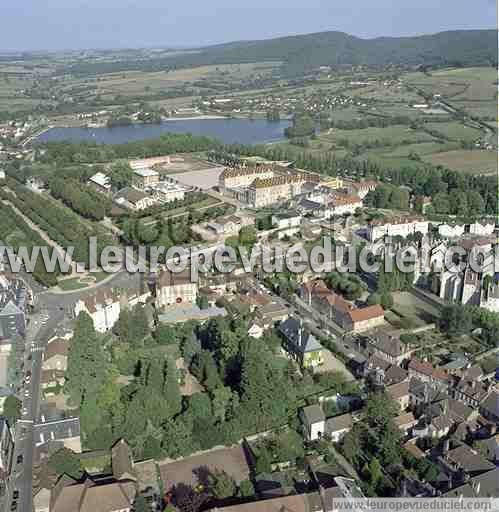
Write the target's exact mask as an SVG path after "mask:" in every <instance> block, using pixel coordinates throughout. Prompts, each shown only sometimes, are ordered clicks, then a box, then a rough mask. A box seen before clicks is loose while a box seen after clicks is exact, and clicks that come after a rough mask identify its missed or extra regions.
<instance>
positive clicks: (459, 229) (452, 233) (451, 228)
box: [438, 224, 465, 238]
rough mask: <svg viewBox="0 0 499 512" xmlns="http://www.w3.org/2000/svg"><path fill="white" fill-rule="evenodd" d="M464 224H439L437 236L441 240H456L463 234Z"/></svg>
mask: <svg viewBox="0 0 499 512" xmlns="http://www.w3.org/2000/svg"><path fill="white" fill-rule="evenodd" d="M464 230H465V226H464V224H440V225H439V226H438V234H439V235H440V236H441V237H443V238H458V237H460V236H462V235H463V234H464Z"/></svg>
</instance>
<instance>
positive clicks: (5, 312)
mask: <svg viewBox="0 0 499 512" xmlns="http://www.w3.org/2000/svg"><path fill="white" fill-rule="evenodd" d="M25 330H26V317H25V315H24V311H23V310H22V309H21V308H20V307H19V306H18V305H16V304H15V303H14V301H13V300H9V302H7V304H5V305H4V306H3V307H2V309H1V310H0V338H5V339H7V340H10V339H12V338H14V337H16V336H24V332H25Z"/></svg>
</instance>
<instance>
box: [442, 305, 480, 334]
mask: <svg viewBox="0 0 499 512" xmlns="http://www.w3.org/2000/svg"><path fill="white" fill-rule="evenodd" d="M440 327H441V329H442V330H443V331H445V332H447V333H448V334H450V335H452V336H461V335H463V334H467V333H469V332H470V331H471V330H472V328H473V312H472V310H471V309H470V308H468V307H466V306H463V305H461V304H448V305H446V306H445V307H444V309H443V310H442V315H441V317H440Z"/></svg>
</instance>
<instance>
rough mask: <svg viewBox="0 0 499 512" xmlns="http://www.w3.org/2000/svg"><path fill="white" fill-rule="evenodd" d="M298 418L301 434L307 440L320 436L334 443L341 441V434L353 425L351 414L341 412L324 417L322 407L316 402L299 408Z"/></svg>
mask: <svg viewBox="0 0 499 512" xmlns="http://www.w3.org/2000/svg"><path fill="white" fill-rule="evenodd" d="M299 418H300V421H301V424H302V429H303V434H304V436H305V439H306V440H307V441H317V440H318V439H321V438H322V437H325V438H327V439H328V440H331V441H332V442H334V443H337V442H339V441H341V439H342V438H343V436H344V435H345V434H346V433H347V432H349V431H350V430H351V428H352V426H353V417H352V415H351V414H349V413H347V414H341V415H339V416H333V417H331V418H327V419H326V415H325V414H324V411H323V410H322V407H321V406H320V405H318V404H313V405H309V406H307V407H303V408H302V409H300V412H299Z"/></svg>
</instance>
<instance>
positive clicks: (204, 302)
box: [197, 295, 210, 309]
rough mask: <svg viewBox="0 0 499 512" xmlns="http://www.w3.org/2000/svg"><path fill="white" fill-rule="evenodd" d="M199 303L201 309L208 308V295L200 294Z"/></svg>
mask: <svg viewBox="0 0 499 512" xmlns="http://www.w3.org/2000/svg"><path fill="white" fill-rule="evenodd" d="M197 304H198V306H199V308H200V309H208V308H209V307H210V305H209V303H208V297H207V296H206V295H198V298H197Z"/></svg>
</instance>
